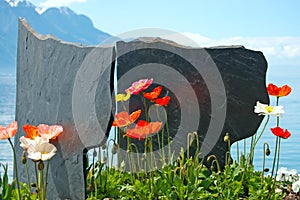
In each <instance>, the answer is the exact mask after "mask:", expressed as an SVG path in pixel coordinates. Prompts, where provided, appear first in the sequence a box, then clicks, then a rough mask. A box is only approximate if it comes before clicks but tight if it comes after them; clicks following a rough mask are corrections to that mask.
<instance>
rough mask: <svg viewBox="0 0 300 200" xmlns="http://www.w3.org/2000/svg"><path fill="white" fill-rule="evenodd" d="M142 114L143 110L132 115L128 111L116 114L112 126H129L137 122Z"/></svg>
mask: <svg viewBox="0 0 300 200" xmlns="http://www.w3.org/2000/svg"><path fill="white" fill-rule="evenodd" d="M141 112H142V111H141V110H137V111H135V112H133V113H131V115H129V114H128V112H126V111H122V112H119V113H118V114H116V116H115V120H114V121H113V124H112V126H117V127H125V126H128V125H129V124H132V123H133V122H135V121H136V120H137V118H139V116H140V115H141Z"/></svg>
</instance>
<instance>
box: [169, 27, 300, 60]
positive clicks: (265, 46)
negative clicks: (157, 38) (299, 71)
mask: <svg viewBox="0 0 300 200" xmlns="http://www.w3.org/2000/svg"><path fill="white" fill-rule="evenodd" d="M182 34H183V35H184V36H186V37H187V38H189V39H190V41H191V40H192V41H193V42H186V41H187V40H186V41H185V42H182V41H183V40H181V41H178V40H177V41H176V39H175V42H178V43H181V44H184V45H187V46H194V47H195V46H196V47H197V46H198V47H212V46H228V45H242V46H244V47H246V48H248V49H252V50H256V51H261V52H263V54H264V55H265V57H266V59H267V60H268V62H269V64H289V65H300V37H230V38H222V39H213V38H208V37H204V36H202V35H200V34H197V33H187V32H185V33H182ZM169 39H173V40H174V37H169ZM195 44H196V45H195Z"/></svg>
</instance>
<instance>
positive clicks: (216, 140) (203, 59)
mask: <svg viewBox="0 0 300 200" xmlns="http://www.w3.org/2000/svg"><path fill="white" fill-rule="evenodd" d="M116 48H117V50H118V55H119V56H118V62H117V69H118V70H117V80H118V88H117V90H118V91H120V93H122V92H124V90H125V89H126V88H128V87H129V86H130V85H131V83H132V82H134V81H137V80H139V79H142V78H153V80H154V81H153V82H154V84H153V86H152V87H150V88H149V89H150V90H151V89H153V88H154V87H155V86H157V85H162V86H163V87H164V91H168V95H169V96H170V97H171V101H170V104H169V105H168V106H167V107H165V108H163V109H165V111H166V113H167V118H168V126H169V130H170V136H171V137H172V151H174V152H176V153H175V154H176V155H178V153H179V151H180V148H181V147H184V149H185V150H186V149H187V148H188V145H187V134H188V133H190V132H194V131H197V133H198V135H199V140H200V142H201V154H200V157H207V156H209V155H212V154H213V155H216V156H217V158H218V159H219V161H220V164H221V167H223V166H224V162H225V154H226V151H227V143H225V142H224V141H223V138H224V136H225V134H226V133H227V132H228V133H229V134H230V138H231V142H232V143H234V142H235V141H238V140H241V139H244V138H247V137H250V136H252V135H253V134H254V133H255V132H256V130H257V129H258V127H259V125H260V123H261V121H262V119H263V117H258V116H257V114H254V112H253V106H254V105H255V104H256V101H258V100H259V101H261V102H264V103H269V97H268V94H267V91H266V86H265V77H266V70H267V62H266V59H265V57H264V56H263V54H262V53H261V52H259V51H253V50H249V49H246V48H244V47H243V46H226V47H213V48H189V47H185V46H180V45H178V44H176V43H173V42H171V41H167V40H163V39H160V38H139V39H137V40H134V41H131V42H118V43H117V45H116ZM141 99H142V98H141V97H140V96H134V95H133V96H132V97H131V99H130V101H129V102H128V104H127V106H128V109H129V111H130V112H133V111H135V110H137V109H142V113H144V115H143V114H142V117H141V118H145V109H144V105H143V101H142V100H141ZM148 106H149V105H148ZM121 109H122V107H119V110H121ZM153 118H155V117H153ZM154 121H155V120H154ZM165 128H166V127H165ZM160 134H161V133H160ZM164 140H165V144H167V137H165V138H164ZM131 141H133V142H134V143H135V144H136V145H137V146H138V147H139V152H142V151H143V148H144V142H143V141H138V140H131ZM153 141H154V150H157V149H158V145H157V142H158V141H157V137H156V136H154V137H153ZM121 146H122V148H123V149H127V142H126V140H122V141H121ZM166 147H167V146H165V148H166ZM166 150H167V149H166ZM124 156H125V155H124ZM175 157H176V156H175Z"/></svg>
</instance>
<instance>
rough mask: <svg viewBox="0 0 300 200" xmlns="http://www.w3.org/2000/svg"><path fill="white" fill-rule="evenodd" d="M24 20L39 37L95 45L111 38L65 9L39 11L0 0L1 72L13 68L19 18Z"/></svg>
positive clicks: (22, 0) (21, 1)
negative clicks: (45, 35) (52, 36)
mask: <svg viewBox="0 0 300 200" xmlns="http://www.w3.org/2000/svg"><path fill="white" fill-rule="evenodd" d="M19 17H23V18H25V19H26V20H27V21H28V22H29V24H30V25H31V26H32V27H33V28H34V29H35V30H36V31H37V32H38V33H41V34H52V35H54V36H55V37H57V38H59V39H61V40H64V41H68V42H75V43H80V44H86V45H97V44H99V43H101V41H103V40H105V39H106V38H108V37H110V35H109V34H107V33H105V32H102V31H100V30H98V29H96V28H95V27H94V26H93V23H92V21H91V20H90V19H89V18H88V17H87V16H85V15H78V14H76V13H75V12H74V11H72V10H71V9H69V8H67V7H61V8H48V9H47V10H42V9H41V8H38V7H36V6H35V5H34V4H32V3H31V2H30V1H27V0H0V71H1V70H2V69H4V68H12V69H14V68H15V66H16V52H17V34H18V18H19Z"/></svg>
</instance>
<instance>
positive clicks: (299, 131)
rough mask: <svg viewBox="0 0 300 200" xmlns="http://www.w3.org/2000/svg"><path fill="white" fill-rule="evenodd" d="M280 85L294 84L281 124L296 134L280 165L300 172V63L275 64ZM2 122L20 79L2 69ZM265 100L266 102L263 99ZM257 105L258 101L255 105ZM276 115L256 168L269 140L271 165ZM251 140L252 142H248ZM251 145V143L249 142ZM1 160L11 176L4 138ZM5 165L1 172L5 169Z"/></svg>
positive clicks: (271, 76) (9, 114) (273, 78)
mask: <svg viewBox="0 0 300 200" xmlns="http://www.w3.org/2000/svg"><path fill="white" fill-rule="evenodd" d="M270 82H272V83H274V84H276V85H283V84H288V85H290V86H291V87H292V89H293V90H292V93H291V94H290V95H289V96H287V97H283V98H281V99H280V105H283V106H284V109H285V112H286V113H285V114H284V116H283V117H282V118H281V119H280V125H281V126H282V127H283V128H287V129H288V130H289V131H290V132H291V134H292V136H291V137H290V138H288V139H286V140H281V141H282V142H281V155H280V157H281V160H280V166H282V167H287V168H288V169H296V170H297V171H298V173H299V172H300V154H299V150H300V109H299V107H300V93H299V91H300V68H298V67H297V66H271V67H269V69H268V73H267V83H270ZM0 91H1V93H0V124H1V125H6V124H8V123H10V122H11V121H13V120H14V117H15V116H14V114H15V101H16V100H15V98H16V79H15V75H14V74H13V75H12V74H7V73H2V74H1V73H0ZM274 100H275V98H271V105H274ZM262 103H263V102H262ZM253 106H254V105H253ZM275 120H276V119H275V117H271V119H270V123H269V126H268V128H267V129H266V131H265V133H264V134H263V136H262V138H261V140H260V142H259V143H258V146H257V148H256V153H255V159H254V164H255V167H256V169H258V170H259V169H261V165H262V162H261V160H262V156H263V149H262V145H263V143H264V142H267V143H268V144H269V145H270V149H271V156H269V157H268V158H267V163H266V167H269V168H270V167H271V165H272V156H273V153H274V146H275V139H276V138H275V136H274V135H273V134H272V133H271V131H270V127H275V125H276V123H275ZM248 143H249V142H248ZM242 144H243V142H240V143H239V147H240V150H243V146H242ZM248 147H249V145H248ZM232 155H233V157H234V158H235V157H236V146H235V145H233V146H232ZM0 163H3V164H5V163H8V165H9V168H10V171H9V172H10V180H11V178H12V167H13V163H12V151H11V148H10V146H9V143H8V141H6V140H0ZM2 172H3V170H2V168H1V169H0V173H2Z"/></svg>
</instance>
